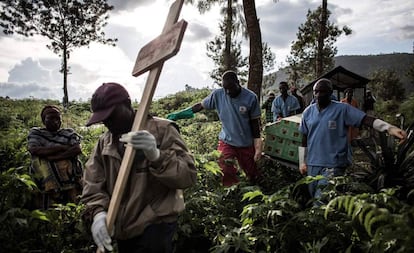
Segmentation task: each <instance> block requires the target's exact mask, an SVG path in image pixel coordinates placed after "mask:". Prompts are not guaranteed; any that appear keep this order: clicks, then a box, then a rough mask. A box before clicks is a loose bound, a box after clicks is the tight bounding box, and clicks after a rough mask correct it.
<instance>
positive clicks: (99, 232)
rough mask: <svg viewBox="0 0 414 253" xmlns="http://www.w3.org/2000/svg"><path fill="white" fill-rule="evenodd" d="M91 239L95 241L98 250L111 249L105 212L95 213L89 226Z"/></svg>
mask: <svg viewBox="0 0 414 253" xmlns="http://www.w3.org/2000/svg"><path fill="white" fill-rule="evenodd" d="M91 231H92V236H93V240H94V241H95V244H96V246H98V249H99V251H100V252H105V249H107V250H108V251H112V250H113V248H112V245H111V243H112V240H111V237H110V236H109V234H108V229H107V228H106V212H105V211H102V212H99V213H97V214H96V215H95V216H94V217H93V223H92V227H91Z"/></svg>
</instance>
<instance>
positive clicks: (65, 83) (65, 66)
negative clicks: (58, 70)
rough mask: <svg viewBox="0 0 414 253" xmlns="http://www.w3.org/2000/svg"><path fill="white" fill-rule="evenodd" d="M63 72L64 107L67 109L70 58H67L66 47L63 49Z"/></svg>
mask: <svg viewBox="0 0 414 253" xmlns="http://www.w3.org/2000/svg"><path fill="white" fill-rule="evenodd" d="M62 74H63V107H64V108H65V109H67V108H68V107H69V96H68V59H67V50H66V48H64V49H63V64H62Z"/></svg>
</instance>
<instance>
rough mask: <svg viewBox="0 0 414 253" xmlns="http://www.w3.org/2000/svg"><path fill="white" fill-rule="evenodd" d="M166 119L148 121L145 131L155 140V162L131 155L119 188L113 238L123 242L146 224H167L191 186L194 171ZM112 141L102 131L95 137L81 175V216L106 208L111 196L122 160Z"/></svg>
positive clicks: (177, 134)
mask: <svg viewBox="0 0 414 253" xmlns="http://www.w3.org/2000/svg"><path fill="white" fill-rule="evenodd" d="M173 124H174V123H172V122H171V121H168V120H163V119H158V118H149V119H148V121H147V127H146V129H147V130H148V131H149V132H150V133H152V134H153V135H154V136H155V138H156V140H157V147H158V148H159V149H160V158H159V159H158V160H157V161H154V162H150V161H149V160H147V159H145V156H144V155H143V153H142V152H141V151H137V152H136V155H135V159H134V162H133V165H132V167H131V174H130V177H129V178H128V182H127V185H126V187H125V192H124V196H123V198H122V201H121V204H120V209H119V212H118V217H117V218H116V221H115V231H114V238H116V239H128V238H131V237H135V236H138V235H140V234H142V232H143V231H144V229H145V227H146V226H147V225H149V224H153V223H159V222H172V221H176V220H177V216H178V214H179V213H180V212H181V211H183V210H184V198H183V195H182V190H181V189H185V188H188V187H190V186H192V185H194V184H195V182H196V176H197V175H196V168H195V166H194V159H193V157H192V155H191V154H190V153H189V151H188V149H187V147H186V145H185V143H184V141H183V140H182V138H181V136H180V134H179V132H178V130H177V129H176V127H175V126H174V125H173ZM115 143H117V141H113V140H112V134H111V133H109V132H106V133H105V134H103V135H102V136H101V137H100V138H99V142H98V143H97V145H96V146H95V148H94V150H93V152H92V154H91V156H90V158H89V160H88V162H87V163H86V168H85V171H84V187H83V193H82V198H81V201H82V203H84V204H85V205H86V209H85V213H84V216H83V218H84V219H85V221H86V222H87V223H89V222H91V220H92V219H93V217H94V215H95V214H96V213H98V212H100V211H103V210H105V211H106V210H108V207H109V202H110V198H111V194H112V192H113V190H114V186H115V182H116V178H117V175H118V171H119V168H120V166H121V162H122V156H121V155H120V154H119V153H118V151H117V144H115Z"/></svg>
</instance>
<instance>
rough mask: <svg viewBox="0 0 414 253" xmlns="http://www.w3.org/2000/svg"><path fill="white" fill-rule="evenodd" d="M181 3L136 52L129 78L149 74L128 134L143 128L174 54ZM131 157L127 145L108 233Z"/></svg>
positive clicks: (181, 28)
mask: <svg viewBox="0 0 414 253" xmlns="http://www.w3.org/2000/svg"><path fill="white" fill-rule="evenodd" d="M183 3H184V0H176V1H175V2H174V3H173V4H172V5H171V7H170V11H169V13H168V17H167V20H166V22H165V25H164V28H163V31H162V33H161V35H160V36H158V37H157V38H156V39H154V40H152V41H151V42H149V43H148V44H147V45H145V46H144V47H143V48H142V49H141V50H140V52H139V53H138V56H137V60H136V62H135V66H134V69H133V71H132V75H133V76H139V75H140V74H142V73H144V72H146V71H148V70H149V71H150V73H149V75H148V79H147V82H146V84H145V88H144V92H143V94H142V98H141V102H140V104H139V107H138V110H137V113H136V114H135V119H134V124H133V126H132V129H131V131H138V130H142V129H144V127H145V123H146V119H147V115H148V112H149V107H150V104H151V101H152V97H153V96H154V91H155V88H156V87H157V83H158V79H159V77H160V74H161V71H162V67H163V65H164V62H165V61H166V60H167V59H169V58H171V57H173V56H174V55H176V54H177V53H178V50H179V48H180V45H181V41H182V39H183V37H184V32H185V29H186V27H187V22H186V21H184V20H181V21H180V22H178V23H177V20H178V17H179V15H180V11H181V8H182V6H183ZM134 157H135V150H134V148H132V147H130V146H127V147H126V149H125V154H124V157H123V159H122V163H121V167H120V169H119V173H118V177H117V180H116V183H115V187H114V191H113V193H112V198H111V201H110V203H109V209H108V215H107V219H106V224H107V228H108V232H109V234H113V229H114V223H115V220H116V216H117V214H118V210H119V205H120V203H121V199H122V195H123V192H124V190H125V185H126V182H127V180H128V176H129V173H130V171H131V165H132V162H133V160H134Z"/></svg>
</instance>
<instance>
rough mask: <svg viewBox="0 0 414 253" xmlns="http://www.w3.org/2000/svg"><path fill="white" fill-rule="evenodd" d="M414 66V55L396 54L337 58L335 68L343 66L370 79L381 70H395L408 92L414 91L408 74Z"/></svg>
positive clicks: (413, 85)
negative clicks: (375, 72)
mask: <svg viewBox="0 0 414 253" xmlns="http://www.w3.org/2000/svg"><path fill="white" fill-rule="evenodd" d="M412 65H414V54H408V53H395V54H380V55H344V56H337V57H335V66H342V67H344V68H346V69H348V70H350V71H352V72H355V73H357V74H358V75H361V76H364V77H367V78H370V77H371V75H372V73H373V72H374V71H376V70H379V69H386V70H394V71H395V72H396V73H397V75H398V76H399V77H400V80H401V82H402V84H403V86H404V88H405V90H406V91H407V93H411V92H413V91H414V84H413V83H410V80H409V78H408V77H407V72H408V69H409V68H410V66H412Z"/></svg>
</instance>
